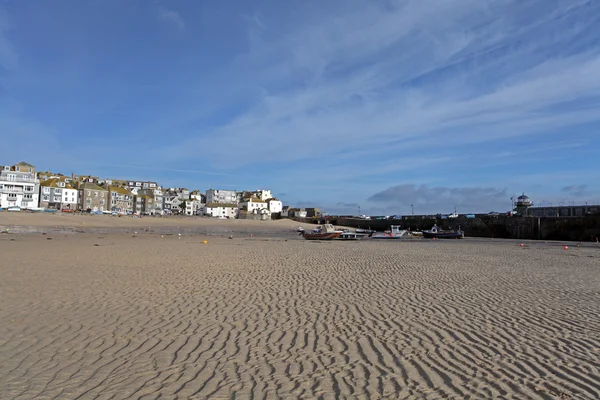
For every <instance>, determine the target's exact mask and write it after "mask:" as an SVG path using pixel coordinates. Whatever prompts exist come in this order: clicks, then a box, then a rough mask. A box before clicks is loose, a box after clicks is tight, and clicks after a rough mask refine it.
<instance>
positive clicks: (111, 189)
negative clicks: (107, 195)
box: [108, 186, 132, 196]
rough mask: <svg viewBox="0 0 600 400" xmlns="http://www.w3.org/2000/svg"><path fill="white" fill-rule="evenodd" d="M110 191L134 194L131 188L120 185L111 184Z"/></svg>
mask: <svg viewBox="0 0 600 400" xmlns="http://www.w3.org/2000/svg"><path fill="white" fill-rule="evenodd" d="M108 191H109V192H111V193H119V194H126V195H130V196H131V195H132V193H131V192H130V191H129V190H127V189H125V188H122V187H118V186H109V187H108Z"/></svg>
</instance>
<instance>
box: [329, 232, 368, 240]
mask: <svg viewBox="0 0 600 400" xmlns="http://www.w3.org/2000/svg"><path fill="white" fill-rule="evenodd" d="M365 236H366V234H365V233H360V232H352V231H350V230H348V229H344V230H343V231H342V233H341V234H340V236H338V237H337V238H336V239H335V240H360V239H362V238H364V237H365Z"/></svg>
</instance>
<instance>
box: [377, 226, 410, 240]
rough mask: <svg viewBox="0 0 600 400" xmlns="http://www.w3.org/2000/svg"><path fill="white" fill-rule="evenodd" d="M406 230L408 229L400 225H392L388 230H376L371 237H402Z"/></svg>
mask: <svg viewBox="0 0 600 400" xmlns="http://www.w3.org/2000/svg"><path fill="white" fill-rule="evenodd" d="M406 232H407V231H406V229H401V227H400V226H399V225H392V226H390V229H389V230H388V231H385V232H375V233H374V234H373V236H371V237H372V238H373V239H400V238H401V237H402V236H404V235H405V234H406Z"/></svg>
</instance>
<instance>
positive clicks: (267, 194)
mask: <svg viewBox="0 0 600 400" xmlns="http://www.w3.org/2000/svg"><path fill="white" fill-rule="evenodd" d="M256 197H258V198H259V199H260V200H264V201H266V200H268V199H272V198H273V195H272V194H271V191H270V190H264V189H260V190H257V191H256Z"/></svg>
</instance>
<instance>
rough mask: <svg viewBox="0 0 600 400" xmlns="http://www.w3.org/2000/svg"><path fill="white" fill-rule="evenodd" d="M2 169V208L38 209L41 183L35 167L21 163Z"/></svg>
mask: <svg viewBox="0 0 600 400" xmlns="http://www.w3.org/2000/svg"><path fill="white" fill-rule="evenodd" d="M0 169H1V170H0V207H1V208H9V207H19V208H37V207H38V204H39V184H40V181H39V180H38V179H37V178H36V175H35V167H34V166H33V165H31V164H27V163H26V162H20V163H18V164H15V165H13V166H4V167H0Z"/></svg>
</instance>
